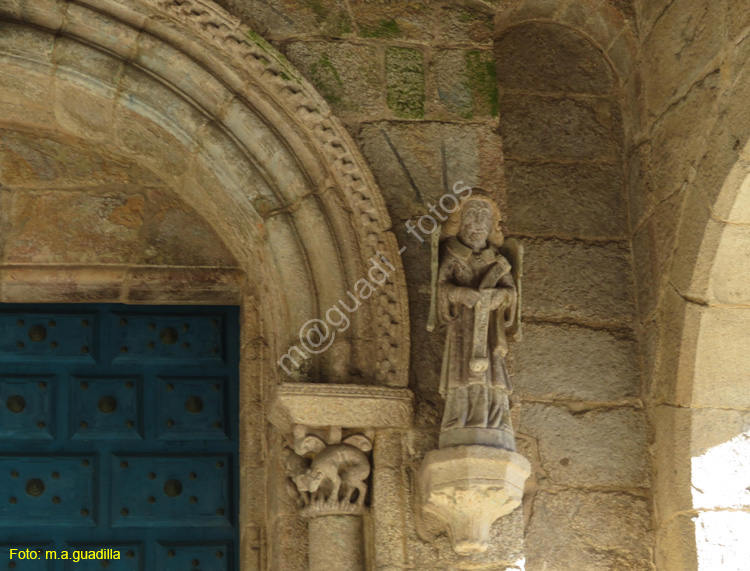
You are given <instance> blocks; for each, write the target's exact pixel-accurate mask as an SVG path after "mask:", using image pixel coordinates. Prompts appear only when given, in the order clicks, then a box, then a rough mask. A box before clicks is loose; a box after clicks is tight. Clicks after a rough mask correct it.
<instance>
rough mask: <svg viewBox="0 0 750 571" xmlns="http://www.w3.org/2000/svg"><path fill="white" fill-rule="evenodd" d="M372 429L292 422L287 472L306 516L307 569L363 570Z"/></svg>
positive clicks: (325, 570) (332, 570) (312, 570)
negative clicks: (363, 533) (324, 427)
mask: <svg viewBox="0 0 750 571" xmlns="http://www.w3.org/2000/svg"><path fill="white" fill-rule="evenodd" d="M371 450H372V431H369V434H367V433H362V432H361V431H357V430H355V431H349V430H344V429H342V428H341V427H329V428H327V429H314V428H310V427H307V426H302V425H296V426H295V427H294V445H293V448H290V449H288V450H287V453H286V454H287V459H286V467H285V468H286V473H287V475H288V476H289V477H290V478H291V479H292V481H293V482H294V485H295V486H296V488H297V492H298V493H299V502H300V513H301V514H302V516H303V517H306V518H309V524H308V533H309V546H310V551H309V555H310V570H311V571H364V568H365V567H364V547H363V537H362V515H363V514H364V511H365V499H366V497H367V481H368V480H369V476H370V459H369V457H368V455H367V453H368V452H370V451H371Z"/></svg>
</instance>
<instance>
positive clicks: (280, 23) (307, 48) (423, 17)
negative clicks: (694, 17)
mask: <svg viewBox="0 0 750 571" xmlns="http://www.w3.org/2000/svg"><path fill="white" fill-rule="evenodd" d="M221 3H222V4H223V5H224V6H225V7H226V8H227V9H228V10H230V11H231V12H233V13H235V14H237V15H239V16H240V17H242V18H243V20H244V21H245V22H247V23H248V24H249V25H250V26H251V27H252V28H253V29H254V30H255V31H256V32H257V33H259V34H260V35H262V36H263V37H264V38H266V39H267V40H269V41H270V42H271V43H272V44H273V45H274V46H275V47H277V48H278V49H279V50H280V51H281V52H282V53H284V54H285V55H286V56H287V57H288V58H289V60H290V61H291V62H292V63H293V64H294V65H295V66H296V68H297V69H298V70H299V71H300V72H301V73H302V74H303V75H305V76H306V78H307V79H309V80H310V81H311V82H312V83H313V84H314V85H315V86H316V87H317V89H318V90H319V91H320V93H321V94H322V95H323V96H324V97H325V98H326V99H327V101H328V102H329V104H330V105H331V107H332V109H333V110H334V112H335V113H336V114H337V116H338V117H339V118H341V119H342V120H343V122H344V124H345V125H346V127H347V129H348V130H349V132H350V133H351V134H352V136H353V137H354V138H355V140H356V141H357V142H358V143H359V145H360V148H361V150H362V152H363V153H364V155H365V157H366V159H367V160H368V162H369V164H370V167H371V168H372V170H373V173H374V174H375V177H376V179H377V181H378V184H379V186H380V188H381V189H382V191H383V193H384V196H385V198H386V202H387V206H388V209H389V212H390V215H391V218H392V222H393V229H394V231H395V233H396V235H397V238H398V240H399V245H400V247H401V248H402V249H404V250H403V254H402V260H403V262H404V266H405V271H406V277H407V283H408V288H409V301H410V318H411V333H412V352H411V375H410V387H411V388H412V389H413V390H414V391H415V394H416V396H417V409H416V410H417V414H416V425H415V427H414V429H413V430H412V431H410V432H409V433H404V434H400V435H399V434H398V433H394V434H392V435H391V436H390V437H389V438H388V440H387V442H388V443H389V448H391V449H390V450H389V451H388V456H389V457H390V458H391V460H392V462H390V463H389V465H390V466H391V467H392V469H393V470H397V471H399V472H401V474H400V475H399V476H398V478H400V479H401V481H403V482H412V486H413V485H414V480H415V474H416V472H417V470H418V468H419V465H420V463H421V460H422V457H423V456H424V454H425V453H426V452H427V451H429V450H431V449H433V448H435V447H436V445H437V427H438V426H439V419H440V414H441V407H442V402H441V399H440V397H439V395H438V394H437V388H438V387H437V385H438V379H439V371H440V364H441V358H442V336H441V335H440V334H427V332H426V330H425V325H426V320H427V314H428V310H429V283H430V273H429V259H430V249H429V240H425V241H424V242H422V241H421V240H420V239H419V238H417V237H416V236H414V235H413V234H410V233H408V232H407V230H406V223H407V221H410V222H411V223H412V224H414V225H415V226H416V225H417V224H418V223H419V219H420V217H421V216H422V215H424V214H429V210H428V209H429V207H430V205H433V206H434V205H436V204H437V201H438V199H439V198H440V196H441V195H443V194H444V193H445V192H447V191H449V190H450V189H451V188H452V187H453V185H454V184H455V183H458V182H459V181H460V182H461V183H462V184H467V185H470V186H479V187H482V188H485V189H488V190H490V191H491V192H493V193H495V195H496V197H497V199H498V201H499V202H500V204H501V207H502V210H503V212H504V214H505V216H506V229H507V232H508V233H509V234H511V235H515V236H519V237H521V238H522V239H523V242H524V244H525V247H526V261H525V272H526V275H525V281H524V294H523V295H524V316H525V339H524V341H523V342H522V343H520V344H518V346H517V347H515V348H513V349H512V354H511V366H512V370H513V374H514V376H515V381H516V385H517V396H516V403H515V407H514V413H515V419H516V426H517V430H518V432H519V447H520V450H521V452H522V453H524V454H525V455H526V456H527V457H529V458H530V459H532V462H533V464H534V474H533V475H532V478H531V480H530V483H529V486H528V489H527V495H526V505H525V507H524V512H525V515H526V521H525V522H524V524H523V525H524V528H525V534H526V540H527V543H526V545H527V547H526V555H527V562H526V568H527V569H529V570H535V569H549V568H554V569H556V570H560V571H562V570H564V569H571V570H572V569H576V570H579V569H587V570H592V571H593V570H597V569H602V570H603V569H611V568H613V565H614V566H615V567H616V568H617V569H650V568H651V563H650V561H651V557H652V553H651V551H652V541H653V540H652V537H651V532H650V529H651V521H650V518H651V515H650V513H651V512H650V495H649V488H650V468H649V464H648V456H647V448H646V446H647V441H648V428H647V424H646V418H645V415H644V413H643V410H642V405H641V400H640V385H639V383H640V367H639V362H638V355H637V346H636V338H635V334H634V331H633V326H634V311H635V308H634V291H633V274H632V271H633V270H632V257H631V251H630V240H629V229H628V200H627V197H626V195H625V180H626V174H625V170H624V160H623V156H624V152H625V148H624V147H625V142H624V138H625V134H624V127H623V119H622V115H623V109H622V106H623V104H622V102H621V98H622V93H623V91H625V90H626V89H627V88H626V87H624V85H625V80H626V79H630V78H629V77H626V78H618V77H617V73H616V72H615V71H614V70H613V65H612V63H611V60H610V57H614V56H612V55H611V54H609V55H608V56H604V55H603V53H602V49H603V48H602V49H600V48H599V47H597V45H595V44H594V43H593V42H592V41H591V40H590V39H589V38H587V37H586V36H584V35H582V34H580V33H577V32H576V31H574V30H572V29H571V28H570V27H569V25H568V26H567V27H563V26H561V25H557V24H551V23H530V24H528V25H522V26H518V27H514V28H509V29H508V30H506V31H505V32H504V33H503V34H501V35H500V36H499V37H496V32H495V23H494V18H495V15H496V13H497V11H498V8H504V7H506V6H510V5H511V3H503V4H502V5H501V6H499V5H495V4H493V3H491V2H487V3H483V2H457V3H451V2H429V1H426V0H425V1H409V2H385V1H383V2H365V1H361V0H351V1H346V2H345V1H343V0H332V1H325V0H283V1H266V0H263V1H261V0H223V2H221ZM574 4H575V3H571V9H570V10H568V12H569V14H568V17H569V18H571V19H574V18H579V19H581V22H584V21H586V20H587V18H589V16H591V15H590V14H583V15H582V14H579V13H578V12H576V10H574V8H576V6H575V5H574ZM621 7H625V8H626V9H625V14H626V15H628V16H629V15H630V14H631V10H630V7H629V6H628V5H626V4H623V6H621ZM591 17H592V19H593V16H591ZM594 25H598V26H600V27H601V28H602V29H606V28H607V26H608V25H610V22H609V21H608V20H606V19H605V20H603V21H601V22H599V21H594ZM618 25H621V24H618ZM612 26H614V24H612ZM615 37H617V34H615ZM615 43H617V42H613V44H615ZM620 43H622V42H620ZM529 46H534V49H533V50H530V49H529ZM606 47H608V46H606ZM617 47H618V48H619V45H618V46H617ZM612 53H614V54H615V55H617V54H619V52H616V51H614V50H613V52H612ZM619 57H620V59H622V58H624V56H623V55H619ZM618 63H620V64H621V61H618ZM628 85H630V84H628ZM423 223H424V226H423V227H424V228H426V229H427V230H430V229H431V225H430V224H429V223H427V222H426V221H423ZM377 450H378V446H377V444H376V451H377ZM398 478H397V479H396V480H398ZM376 486H377V481H376ZM374 492H375V493H376V494H377V493H378V492H377V490H374ZM412 492H413V489H412V490H408V489H407V490H397V489H389V490H388V491H386V492H385V493H384V494H383V495H382V496H379V497H378V496H376V498H375V500H376V501H378V502H380V503H379V509H381V510H382V509H388V510H391V512H392V517H393V518H395V519H398V520H400V521H401V522H402V523H401V524H399V526H398V527H399V528H400V529H402V530H403V533H405V534H406V537H405V538H404V540H405V545H404V547H405V549H402V548H400V547H398V548H397V547H396V546H397V545H398V544H399V543H400V541H399V539H398V537H393V538H377V537H376V538H375V541H376V542H377V541H381V539H382V540H383V541H390V542H391V543H390V545H391V547H390V550H391V552H392V557H391V558H390V559H389V560H388V561H378V562H377V563H378V565H384V567H383V568H388V569H399V568H402V567H403V566H414V567H416V568H419V569H442V568H447V567H451V566H453V565H455V564H456V563H457V561H456V560H454V559H453V557H452V553H451V550H450V547H449V545H448V543H447V540H446V539H444V538H443V539H442V540H441V542H439V543H438V544H436V545H437V547H436V545H433V544H428V543H425V542H424V541H422V540H421V539H420V538H419V537H418V536H417V535H416V533H415V524H416V523H417V522H414V521H413V512H414V509H413V506H412V505H411V500H412V497H411V496H412ZM404 505H405V507H406V509H402V508H401V507H399V508H396V509H394V506H404ZM520 516H521V514H520V513H518V512H517V513H516V514H515V515H514V516H513V519H514V520H515V524H516V526H518V525H521V521H520V520H518V518H519V517H520ZM515 529H518V528H517V527H516V528H515ZM513 530H514V526H513V524H512V522H511V521H510V520H506V521H504V522H501V523H499V524H497V526H496V529H495V533H496V537H497V540H496V548H493V550H492V553H490V554H488V555H487V556H486V557H485V558H484V561H485V565H489V567H487V568H492V569H495V568H498V569H499V568H503V569H505V566H511V565H513V564H514V563H515V562H516V560H517V558H518V556H519V553H520V552H519V551H518V549H515V548H514V547H513V546H514V545H515V546H519V545H520V543H519V542H520V536H518V535H517V534H515V532H514V531H513ZM511 538H513V539H511ZM381 551H382V550H381ZM490 562H492V563H490ZM550 565H552V567H550ZM482 568H484V567H482Z"/></svg>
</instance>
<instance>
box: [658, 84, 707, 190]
mask: <svg viewBox="0 0 750 571" xmlns="http://www.w3.org/2000/svg"><path fill="white" fill-rule="evenodd" d="M719 81H720V77H719V72H718V71H717V72H714V73H712V74H710V75H708V76H707V77H705V78H704V79H703V80H701V81H700V82H699V83H697V84H696V85H694V86H692V87H691V89H690V91H689V92H688V94H687V95H686V96H685V98H684V99H683V100H681V101H680V103H679V104H677V105H676V106H674V107H673V108H670V109H669V110H668V111H667V112H666V113H665V114H664V115H663V116H662V117H661V118H660V119H659V120H658V121H657V122H656V123H655V124H654V127H653V140H652V144H651V148H652V158H651V161H652V169H653V170H652V177H651V181H652V184H653V190H654V201H655V202H656V203H658V202H661V201H662V200H663V199H664V198H665V197H667V196H669V195H671V194H672V193H674V192H675V191H676V190H678V189H679V188H680V187H681V186H682V185H683V184H684V183H685V182H686V180H687V179H688V178H689V177H690V176H691V175H692V171H693V170H694V168H695V164H696V162H697V161H698V159H699V158H700V157H701V156H702V155H703V153H704V152H705V145H706V139H705V137H704V134H705V133H706V132H707V130H708V128H709V126H710V125H711V123H712V122H713V121H714V116H713V114H711V113H707V111H708V110H710V109H711V108H712V107H713V106H714V104H715V103H716V99H717V98H718V96H719Z"/></svg>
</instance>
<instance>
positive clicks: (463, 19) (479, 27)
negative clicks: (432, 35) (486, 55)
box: [437, 6, 494, 44]
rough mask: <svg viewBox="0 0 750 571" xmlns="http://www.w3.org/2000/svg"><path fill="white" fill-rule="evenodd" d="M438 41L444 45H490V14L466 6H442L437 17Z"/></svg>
mask: <svg viewBox="0 0 750 571" xmlns="http://www.w3.org/2000/svg"><path fill="white" fill-rule="evenodd" d="M437 26H438V39H439V40H441V41H442V42H445V43H446V44H457V43H464V42H471V43H488V44H489V43H490V42H491V41H492V33H493V31H494V25H493V21H492V13H491V12H489V11H479V10H475V9H473V8H471V7H468V6H466V7H465V6H443V7H442V9H441V10H440V12H438V16H437Z"/></svg>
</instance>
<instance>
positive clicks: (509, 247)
mask: <svg viewBox="0 0 750 571" xmlns="http://www.w3.org/2000/svg"><path fill="white" fill-rule="evenodd" d="M500 253H501V254H502V255H503V256H505V259H507V260H508V261H509V262H510V266H511V275H512V276H513V281H514V282H515V284H516V293H517V298H516V311H515V312H514V316H513V320H512V322H511V324H510V327H508V328H506V330H505V335H506V337H507V339H508V341H520V340H521V337H522V332H521V300H522V299H523V296H522V295H521V291H522V286H523V283H522V282H523V243H522V242H521V241H520V240H519V239H518V238H506V239H505V241H504V242H503V245H502V247H501V248H500Z"/></svg>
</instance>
